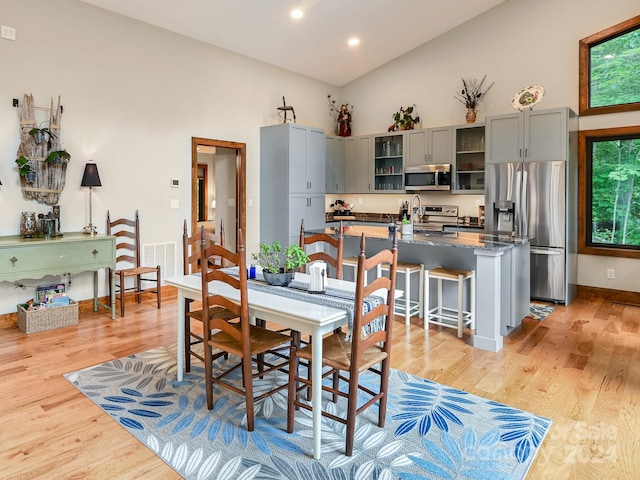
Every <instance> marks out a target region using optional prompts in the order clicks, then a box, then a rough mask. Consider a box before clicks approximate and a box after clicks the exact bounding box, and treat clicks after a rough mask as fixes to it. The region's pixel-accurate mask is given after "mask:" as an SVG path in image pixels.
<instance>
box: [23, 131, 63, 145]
mask: <svg viewBox="0 0 640 480" xmlns="http://www.w3.org/2000/svg"><path fill="white" fill-rule="evenodd" d="M29 135H31V136H32V137H33V140H34V142H36V143H44V142H47V143H48V147H49V148H51V139H52V138H58V136H57V135H56V134H55V133H53V132H52V131H51V129H49V128H47V127H39V128H32V129H31V130H29Z"/></svg>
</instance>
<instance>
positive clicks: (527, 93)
mask: <svg viewBox="0 0 640 480" xmlns="http://www.w3.org/2000/svg"><path fill="white" fill-rule="evenodd" d="M542 97H544V88H542V87H541V86H540V85H529V86H528V87H525V88H523V89H521V90H519V91H518V93H516V94H515V95H514V96H513V99H512V100H511V106H512V107H513V108H515V109H516V110H520V111H522V110H532V109H533V106H534V105H536V104H537V103H540V101H541V100H542Z"/></svg>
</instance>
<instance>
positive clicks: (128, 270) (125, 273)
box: [107, 210, 162, 317]
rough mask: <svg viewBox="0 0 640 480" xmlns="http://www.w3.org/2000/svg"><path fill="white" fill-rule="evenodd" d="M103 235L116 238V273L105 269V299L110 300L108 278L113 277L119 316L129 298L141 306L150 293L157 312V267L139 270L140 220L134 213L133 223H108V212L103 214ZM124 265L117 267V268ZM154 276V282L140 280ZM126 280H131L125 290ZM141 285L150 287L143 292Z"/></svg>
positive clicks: (152, 279)
mask: <svg viewBox="0 0 640 480" xmlns="http://www.w3.org/2000/svg"><path fill="white" fill-rule="evenodd" d="M107 235H113V236H115V237H116V269H115V270H112V269H111V268H110V269H109V295H110V296H111V294H112V292H111V285H112V282H111V278H112V275H115V276H116V277H117V278H118V280H117V281H116V292H115V298H116V301H119V302H120V316H121V317H124V304H125V299H126V298H127V297H130V296H134V297H136V298H137V300H138V303H141V302H142V295H144V294H146V293H154V294H156V297H157V302H158V308H160V303H161V300H162V298H161V297H162V289H161V285H160V282H161V279H162V278H161V275H160V265H157V266H155V267H142V266H140V219H139V217H138V211H137V210H136V215H135V218H134V219H133V220H129V219H127V218H119V219H117V220H114V221H111V216H110V213H109V211H107ZM122 264H125V265H128V266H126V267H120V266H119V265H122ZM150 274H153V275H155V277H154V278H148V277H143V276H142V275H150ZM127 278H132V279H133V285H132V286H127V285H126V284H125V281H126V279H127ZM143 282H152V283H154V284H155V286H154V287H150V288H143V287H142V285H143Z"/></svg>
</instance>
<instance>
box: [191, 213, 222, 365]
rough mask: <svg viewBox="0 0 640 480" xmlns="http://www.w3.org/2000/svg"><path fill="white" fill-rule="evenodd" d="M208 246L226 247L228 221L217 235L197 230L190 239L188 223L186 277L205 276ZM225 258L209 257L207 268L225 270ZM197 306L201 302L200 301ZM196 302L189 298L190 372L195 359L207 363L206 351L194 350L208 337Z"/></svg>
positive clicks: (211, 311) (212, 311) (215, 312)
mask: <svg viewBox="0 0 640 480" xmlns="http://www.w3.org/2000/svg"><path fill="white" fill-rule="evenodd" d="M203 239H204V241H205V244H206V245H207V246H209V245H214V244H217V245H220V246H222V247H224V246H225V243H224V221H223V220H220V229H219V230H218V232H217V233H212V232H209V231H207V230H205V229H199V230H196V231H195V232H194V233H193V235H191V236H189V234H188V233H187V221H186V220H185V221H184V226H183V233H182V264H183V273H184V274H185V275H191V274H201V273H202V265H203V264H202V259H201V252H200V247H201V245H202V240H203ZM222 266H223V264H222V259H221V258H209V259H208V260H207V263H206V268H222ZM196 303H197V302H196ZM193 304H194V302H193V300H191V299H188V298H186V299H185V305H184V312H185V315H184V326H183V328H184V354H185V357H184V365H185V370H186V371H187V372H189V371H191V357H192V356H193V357H195V358H198V359H199V360H200V361H202V362H203V363H204V354H203V352H202V350H197V349H194V347H195V346H196V345H200V344H202V342H203V341H204V335H203V333H202V331H203V328H204V324H203V322H202V308H201V307H197V308H194V305H193ZM209 313H210V314H215V315H222V314H223V312H217V311H214V310H210V312H209ZM225 318H228V319H229V320H231V319H233V318H235V317H234V316H233V315H232V314H231V312H229V313H228V315H227V316H226V317H225Z"/></svg>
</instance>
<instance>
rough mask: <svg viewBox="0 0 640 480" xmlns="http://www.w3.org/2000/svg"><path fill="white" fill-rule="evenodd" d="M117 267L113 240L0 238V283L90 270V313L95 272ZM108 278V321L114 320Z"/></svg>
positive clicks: (95, 297)
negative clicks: (91, 284) (109, 317)
mask: <svg viewBox="0 0 640 480" xmlns="http://www.w3.org/2000/svg"><path fill="white" fill-rule="evenodd" d="M102 268H112V269H115V268H116V237H114V236H108V235H94V236H91V235H86V234H83V233H65V234H64V236H62V237H52V238H50V239H44V238H22V237H20V236H18V235H16V236H8V237H0V282H15V281H18V280H23V279H27V278H31V279H37V278H42V277H44V276H45V275H62V274H64V273H80V272H88V271H93V310H94V311H98V270H100V269H102ZM114 280H115V277H114V278H113V279H110V281H111V282H112V284H111V292H112V294H111V297H110V299H109V300H110V305H104V306H105V307H107V308H111V318H112V319H114V320H115V318H116V313H115V312H116V308H115V306H116V305H115V304H116V302H115V296H114V295H113V292H115V286H114V285H113V282H114Z"/></svg>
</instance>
